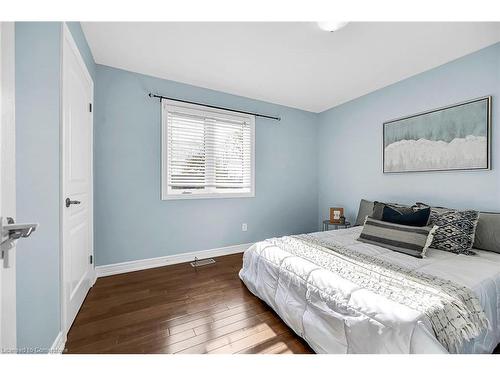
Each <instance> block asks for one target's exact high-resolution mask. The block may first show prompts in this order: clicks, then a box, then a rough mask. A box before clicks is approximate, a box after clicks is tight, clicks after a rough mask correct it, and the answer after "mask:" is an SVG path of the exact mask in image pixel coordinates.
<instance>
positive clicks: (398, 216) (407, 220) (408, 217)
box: [382, 206, 431, 227]
mask: <svg viewBox="0 0 500 375" xmlns="http://www.w3.org/2000/svg"><path fill="white" fill-rule="evenodd" d="M430 214H431V208H430V207H427V208H423V209H421V210H417V211H414V212H404V213H403V212H399V211H398V210H397V209H394V208H392V207H390V206H385V207H384V213H383V215H382V221H387V222H389V223H394V224H401V225H408V226H411V227H425V226H426V225H427V223H428V222H429V216H430Z"/></svg>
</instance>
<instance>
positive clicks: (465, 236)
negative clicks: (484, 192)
mask: <svg viewBox="0 0 500 375" xmlns="http://www.w3.org/2000/svg"><path fill="white" fill-rule="evenodd" d="M416 205H417V206H419V207H422V206H424V204H423V203H417V204H416ZM427 207H428V206H427ZM478 219H479V212H478V211H474V210H464V211H458V210H453V209H450V208H444V207H431V215H430V218H429V224H430V225H437V226H438V227H439V228H438V230H437V231H436V234H435V235H434V240H433V241H432V244H431V247H432V248H433V249H438V250H444V251H449V252H451V253H455V254H464V255H476V253H475V252H474V251H472V246H473V244H474V239H475V234H476V227H477V223H478Z"/></svg>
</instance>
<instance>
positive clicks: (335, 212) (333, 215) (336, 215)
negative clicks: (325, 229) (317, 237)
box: [330, 207, 344, 224]
mask: <svg viewBox="0 0 500 375" xmlns="http://www.w3.org/2000/svg"><path fill="white" fill-rule="evenodd" d="M342 216H344V209H343V208H342V207H331V208H330V224H340V218H341V217H342Z"/></svg>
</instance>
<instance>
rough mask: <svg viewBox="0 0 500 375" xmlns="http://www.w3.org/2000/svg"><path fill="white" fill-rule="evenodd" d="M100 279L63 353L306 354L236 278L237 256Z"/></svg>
mask: <svg viewBox="0 0 500 375" xmlns="http://www.w3.org/2000/svg"><path fill="white" fill-rule="evenodd" d="M216 261H217V262H216V263H215V264H213V265H207V266H203V267H199V268H193V267H191V265H190V264H189V263H183V264H177V265H172V266H166V267H161V268H154V269H150V270H144V271H138V272H130V273H126V274H121V275H115V276H109V277H104V278H99V279H98V280H97V282H96V284H95V285H94V287H93V288H92V289H91V290H90V292H89V294H88V295H87V298H86V299H85V302H84V303H83V305H82V308H81V309H80V312H79V313H78V315H77V317H76V319H75V322H74V323H73V326H72V327H71V330H70V331H69V333H68V340H67V343H66V348H65V353H311V352H312V350H311V349H310V348H309V347H308V346H307V344H306V343H305V342H304V341H302V339H301V338H299V337H298V336H296V335H295V334H294V333H293V332H292V331H291V330H290V328H288V327H287V326H286V325H285V324H284V323H283V322H282V321H281V320H280V318H279V317H278V316H277V315H276V314H275V313H274V312H273V311H272V310H271V308H269V307H268V306H267V305H266V304H265V303H263V302H262V301H260V300H259V299H258V298H256V297H255V296H254V295H252V294H251V293H250V292H249V291H248V290H247V288H246V287H245V285H244V284H243V283H242V282H241V281H240V279H239V277H238V271H239V270H240V268H241V261H242V254H235V255H228V256H224V257H219V258H216Z"/></svg>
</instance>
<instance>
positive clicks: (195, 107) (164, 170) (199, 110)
mask: <svg viewBox="0 0 500 375" xmlns="http://www.w3.org/2000/svg"><path fill="white" fill-rule="evenodd" d="M169 107H176V108H182V109H183V110H185V112H186V113H196V114H206V115H208V116H210V114H215V115H217V117H219V118H228V119H231V118H232V119H235V118H237V119H239V120H241V118H247V119H248V120H249V122H250V169H251V170H250V191H249V192H218V193H216V192H208V193H207V192H203V193H196V192H192V191H191V192H190V193H182V191H180V192H179V193H172V192H171V189H169V186H168V132H167V126H168V118H167V117H168V116H167V113H168V108H169ZM160 146H161V178H160V180H161V188H160V190H161V199H162V200H181V199H213V198H215V199H227V198H253V197H255V116H254V115H247V114H242V113H238V112H233V111H230V110H224V109H215V108H210V107H206V106H204V105H201V104H190V103H182V102H178V101H175V100H168V99H163V100H162V105H161V145H160ZM183 191H186V190H183Z"/></svg>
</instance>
